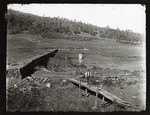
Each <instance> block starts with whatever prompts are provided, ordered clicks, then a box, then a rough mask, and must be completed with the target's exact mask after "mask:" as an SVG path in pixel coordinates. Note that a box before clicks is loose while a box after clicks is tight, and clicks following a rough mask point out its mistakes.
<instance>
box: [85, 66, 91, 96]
mask: <svg viewBox="0 0 150 115" xmlns="http://www.w3.org/2000/svg"><path fill="white" fill-rule="evenodd" d="M84 77H85V78H86V82H87V85H88V86H89V87H90V78H91V77H93V76H92V72H91V71H90V69H89V68H88V70H87V71H86V72H85V73H84ZM88 95H89V93H87V89H86V96H88Z"/></svg>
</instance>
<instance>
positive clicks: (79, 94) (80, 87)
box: [79, 78, 81, 97]
mask: <svg viewBox="0 0 150 115" xmlns="http://www.w3.org/2000/svg"><path fill="white" fill-rule="evenodd" d="M80 91H81V79H80V78H79V97H81V92H80Z"/></svg>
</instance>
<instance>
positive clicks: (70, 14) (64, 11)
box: [7, 4, 146, 34]
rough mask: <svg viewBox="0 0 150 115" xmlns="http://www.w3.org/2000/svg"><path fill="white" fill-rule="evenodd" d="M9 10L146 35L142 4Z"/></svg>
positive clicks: (27, 6) (37, 6)
mask: <svg viewBox="0 0 150 115" xmlns="http://www.w3.org/2000/svg"><path fill="white" fill-rule="evenodd" d="M7 8H8V9H13V10H17V11H21V12H25V13H31V14H35V15H39V16H45V17H58V16H59V17H63V18H67V19H70V20H74V19H76V21H82V22H84V23H89V24H93V25H96V26H99V27H106V26H109V27H110V28H114V29H117V28H119V29H120V30H127V29H128V30H132V31H133V32H138V33H141V34H145V28H146V13H145V10H146V7H145V6H142V5H140V4H25V5H21V4H9V5H8V6H7Z"/></svg>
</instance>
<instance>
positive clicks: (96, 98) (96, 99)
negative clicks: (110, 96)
mask: <svg viewBox="0 0 150 115" xmlns="http://www.w3.org/2000/svg"><path fill="white" fill-rule="evenodd" d="M98 89H99V85H97V91H96V97H95V107H94V108H97V101H98Z"/></svg>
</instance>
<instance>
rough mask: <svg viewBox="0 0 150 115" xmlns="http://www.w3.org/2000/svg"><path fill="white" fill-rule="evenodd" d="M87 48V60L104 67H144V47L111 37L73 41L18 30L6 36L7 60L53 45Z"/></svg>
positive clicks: (53, 47)
mask: <svg viewBox="0 0 150 115" xmlns="http://www.w3.org/2000/svg"><path fill="white" fill-rule="evenodd" d="M83 48H87V49H88V50H87V51H86V53H87V56H86V58H85V61H84V63H85V64H90V65H95V66H98V67H103V68H113V69H122V70H130V71H134V70H135V71H136V70H139V71H141V70H143V71H144V69H143V64H144V58H145V57H143V54H144V47H143V46H142V45H131V44H123V43H120V42H116V41H115V40H111V39H99V40H92V41H70V40H63V39H62V40H57V39H48V38H41V37H40V36H35V35H28V34H18V35H8V37H7V58H8V63H12V62H18V61H20V60H24V59H27V58H30V57H32V56H36V55H39V54H44V53H46V52H50V51H52V50H53V49H70V50H74V49H83Z"/></svg>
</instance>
